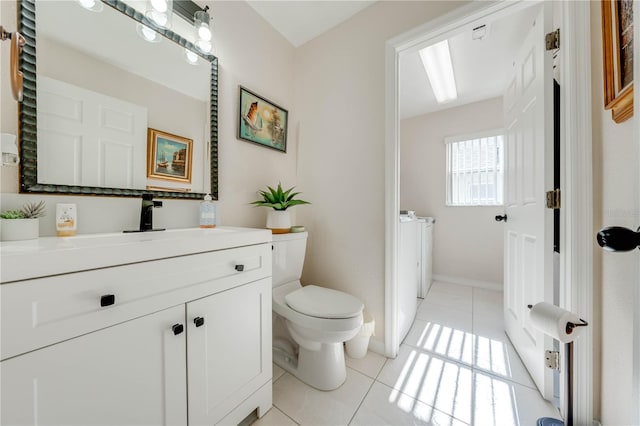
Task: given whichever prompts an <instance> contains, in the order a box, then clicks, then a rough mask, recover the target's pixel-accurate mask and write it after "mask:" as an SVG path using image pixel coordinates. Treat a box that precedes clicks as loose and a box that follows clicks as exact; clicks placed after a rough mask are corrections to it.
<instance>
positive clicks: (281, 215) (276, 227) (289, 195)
mask: <svg viewBox="0 0 640 426" xmlns="http://www.w3.org/2000/svg"><path fill="white" fill-rule="evenodd" d="M293 188H295V187H291V188H289V189H287V190H286V191H283V190H282V184H280V183H278V187H277V188H276V189H274V188H272V187H270V186H267V189H266V190H260V191H258V194H259V195H260V196H261V197H262V199H261V200H257V201H254V202H252V203H251V204H253V205H256V206H264V207H271V208H272V210H269V214H268V215H267V228H269V229H271V232H272V233H274V234H286V233H287V232H289V230H290V229H291V215H290V214H289V212H288V211H287V209H288V208H289V207H293V206H297V205H299V204H311V203H310V202H308V201H304V200H299V199H298V200H297V199H296V198H295V197H296V196H297V195H298V194H300V193H299V192H291V191H293Z"/></svg>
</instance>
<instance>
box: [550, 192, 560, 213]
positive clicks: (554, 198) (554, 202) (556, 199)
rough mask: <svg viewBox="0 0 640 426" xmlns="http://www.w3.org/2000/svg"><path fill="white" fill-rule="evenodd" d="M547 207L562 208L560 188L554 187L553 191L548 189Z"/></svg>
mask: <svg viewBox="0 0 640 426" xmlns="http://www.w3.org/2000/svg"><path fill="white" fill-rule="evenodd" d="M547 208H548V209H554V210H555V209H559V208H560V190H559V189H554V190H553V191H547Z"/></svg>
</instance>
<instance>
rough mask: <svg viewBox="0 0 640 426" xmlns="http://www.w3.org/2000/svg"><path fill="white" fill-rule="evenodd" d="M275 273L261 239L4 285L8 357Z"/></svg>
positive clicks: (3, 328)
mask: <svg viewBox="0 0 640 426" xmlns="http://www.w3.org/2000/svg"><path fill="white" fill-rule="evenodd" d="M269 276H271V244H260V245H254V246H248V247H241V248H234V249H228V250H221V251H214V252H207V253H200V254H193V255H187V256H180V257H172V258H167V259H161V260H154V261H150V262H142V263H135V264H129V265H122V266H114V267H110V268H104V269H96V270H91V271H85V272H76V273H71V274H64V275H57V276H53V277H46V278H38V279H32V280H27V281H18V282H13V283H7V284H3V285H2V286H0V293H1V294H0V300H1V307H2V311H1V321H2V322H1V331H2V334H1V339H2V341H1V343H2V344H1V353H0V355H1V359H6V358H9V357H13V356H16V355H19V354H21V353H25V352H28V351H31V350H34V349H37V348H40V347H43V346H47V345H50V344H53V343H56V342H60V341H63V340H66V339H70V338H72V337H75V336H79V335H82V334H86V333H89V332H92V331H95V330H98V329H101V328H104V327H108V326H111V325H114V324H117V323H120V322H123V321H127V320H130V319H132V318H136V317H138V316H142V315H146V314H148V313H150V312H155V311H158V310H161V309H165V308H167V307H170V306H176V305H179V304H181V303H185V302H187V301H190V300H194V299H197V298H200V297H205V296H208V295H210V294H214V293H217V292H220V291H224V290H227V289H229V288H232V287H236V286H238V285H242V284H245V283H248V282H252V281H255V280H258V279H262V278H266V277H269ZM111 296H113V297H111ZM111 302H113V303H111ZM102 305H105V306H102Z"/></svg>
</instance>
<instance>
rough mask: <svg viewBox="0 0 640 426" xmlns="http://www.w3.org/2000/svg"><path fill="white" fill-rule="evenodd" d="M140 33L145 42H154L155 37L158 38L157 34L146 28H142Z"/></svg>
mask: <svg viewBox="0 0 640 426" xmlns="http://www.w3.org/2000/svg"><path fill="white" fill-rule="evenodd" d="M141 32H142V36H143V37H144V38H145V40H147V41H155V39H156V37H158V33H157V32H155V31H153V30H152V29H151V28H149V27H147V26H142V29H141Z"/></svg>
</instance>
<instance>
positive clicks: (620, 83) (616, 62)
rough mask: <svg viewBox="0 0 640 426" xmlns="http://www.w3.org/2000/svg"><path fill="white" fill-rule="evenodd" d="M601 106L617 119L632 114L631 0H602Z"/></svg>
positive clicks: (619, 121)
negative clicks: (602, 62) (602, 96)
mask: <svg viewBox="0 0 640 426" xmlns="http://www.w3.org/2000/svg"><path fill="white" fill-rule="evenodd" d="M601 4H602V48H603V49H602V50H603V61H604V106H605V108H606V109H611V116H612V118H613V120H614V121H615V122H616V123H621V122H623V121H625V120H627V119H628V118H629V117H631V116H633V0H601Z"/></svg>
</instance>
